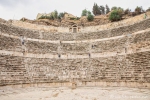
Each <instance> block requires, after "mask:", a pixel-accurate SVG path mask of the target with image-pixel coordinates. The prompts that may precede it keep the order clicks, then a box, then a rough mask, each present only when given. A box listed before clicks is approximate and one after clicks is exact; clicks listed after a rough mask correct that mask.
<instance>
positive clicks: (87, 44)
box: [0, 19, 150, 86]
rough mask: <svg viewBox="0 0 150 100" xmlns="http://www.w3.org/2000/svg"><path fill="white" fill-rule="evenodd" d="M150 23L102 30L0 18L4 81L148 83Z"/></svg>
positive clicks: (1, 75) (0, 60)
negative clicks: (59, 28)
mask: <svg viewBox="0 0 150 100" xmlns="http://www.w3.org/2000/svg"><path fill="white" fill-rule="evenodd" d="M149 28H150V19H147V20H144V21H141V22H139V23H135V24H133V25H129V26H122V27H119V28H113V29H110V30H103V31H99V32H92V33H90V32H89V33H52V34H51V33H42V32H39V31H32V30H28V29H23V28H18V27H14V26H10V25H8V24H4V23H0V85H10V84H25V83H30V84H35V83H36V84H37V83H52V82H54V83H61V82H68V83H69V82H75V83H76V84H77V85H80V83H84V82H85V83H86V84H87V85H88V82H91V83H89V85H91V86H92V85H93V84H96V83H92V82H108V83H110V84H111V82H112V83H113V82H120V84H121V82H124V83H126V82H127V84H130V82H135V83H141V82H142V83H145V84H147V83H148V84H149V83H150V73H149V72H150V30H149ZM141 30H143V31H141ZM23 37H24V38H23ZM22 41H24V42H22ZM98 53H99V54H98ZM10 54H11V55H10ZM36 54H37V55H36ZM53 54H54V55H53ZM46 55H48V56H46ZM136 86H137V85H136ZM143 86H147V85H143Z"/></svg>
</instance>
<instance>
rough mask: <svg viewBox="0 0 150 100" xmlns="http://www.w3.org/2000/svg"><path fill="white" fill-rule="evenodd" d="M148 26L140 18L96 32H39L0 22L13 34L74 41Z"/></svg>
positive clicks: (7, 31)
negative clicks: (132, 22)
mask: <svg viewBox="0 0 150 100" xmlns="http://www.w3.org/2000/svg"><path fill="white" fill-rule="evenodd" d="M149 27H150V19H146V20H142V21H140V22H137V23H134V24H133V25H128V26H120V27H115V28H113V29H110V30H102V31H97V32H83V33H49V32H40V31H34V30H29V29H23V28H18V27H15V26H12V25H7V24H2V23H0V30H1V32H3V33H7V34H10V35H14V36H24V37H28V38H33V39H43V40H61V41H63V40H64V41H73V40H74V41H76V40H90V39H102V38H110V37H115V36H121V35H128V34H132V33H134V32H137V31H141V30H145V29H147V28H149Z"/></svg>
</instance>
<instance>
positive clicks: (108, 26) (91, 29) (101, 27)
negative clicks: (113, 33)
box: [12, 12, 150, 33]
mask: <svg viewBox="0 0 150 100" xmlns="http://www.w3.org/2000/svg"><path fill="white" fill-rule="evenodd" d="M144 16H145V15H144V14H141V15H138V16H135V17H132V18H129V19H125V20H122V21H119V22H113V23H108V24H104V25H97V26H88V27H81V30H80V31H81V32H90V33H91V32H97V31H101V30H107V29H113V28H116V27H120V26H121V27H123V26H128V25H132V24H134V23H137V22H140V21H142V20H143V19H144ZM147 18H150V12H147ZM12 25H15V26H17V27H23V28H27V29H31V30H38V31H44V32H62V33H65V32H69V27H55V26H44V25H36V24H31V23H27V22H22V21H15V20H14V21H13V22H12Z"/></svg>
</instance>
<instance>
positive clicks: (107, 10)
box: [105, 4, 110, 14]
mask: <svg viewBox="0 0 150 100" xmlns="http://www.w3.org/2000/svg"><path fill="white" fill-rule="evenodd" d="M105 8H106V14H108V13H109V12H110V8H109V7H108V5H107V4H106V7H105Z"/></svg>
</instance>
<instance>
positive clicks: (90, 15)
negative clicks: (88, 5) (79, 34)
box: [87, 11, 94, 21]
mask: <svg viewBox="0 0 150 100" xmlns="http://www.w3.org/2000/svg"><path fill="white" fill-rule="evenodd" d="M87 14H88V15H87V20H88V21H93V19H94V16H93V15H92V13H91V12H90V11H88V13H87Z"/></svg>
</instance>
